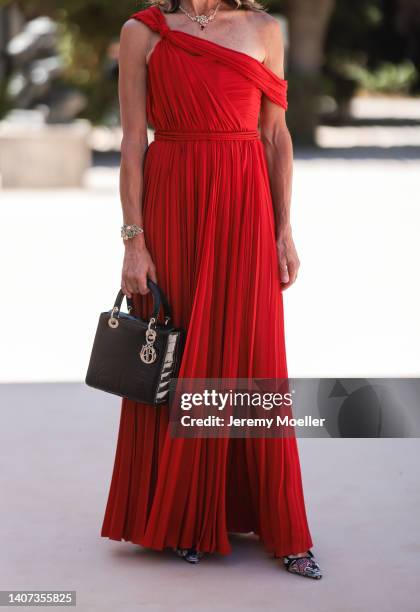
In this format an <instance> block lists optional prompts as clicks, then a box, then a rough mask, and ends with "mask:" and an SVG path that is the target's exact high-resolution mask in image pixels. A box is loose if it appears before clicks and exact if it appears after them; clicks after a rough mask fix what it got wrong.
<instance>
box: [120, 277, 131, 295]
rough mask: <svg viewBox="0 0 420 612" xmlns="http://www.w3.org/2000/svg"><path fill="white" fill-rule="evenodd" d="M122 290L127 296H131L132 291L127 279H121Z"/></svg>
mask: <svg viewBox="0 0 420 612" xmlns="http://www.w3.org/2000/svg"><path fill="white" fill-rule="evenodd" d="M121 290H122V292H123V293H124V295H126V296H127V297H129V298H131V297H132V296H131V292H130V291H129V290H128V289H127V285H126V283H125V280H124V279H122V280H121Z"/></svg>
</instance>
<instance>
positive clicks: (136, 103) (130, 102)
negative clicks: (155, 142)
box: [118, 19, 157, 297]
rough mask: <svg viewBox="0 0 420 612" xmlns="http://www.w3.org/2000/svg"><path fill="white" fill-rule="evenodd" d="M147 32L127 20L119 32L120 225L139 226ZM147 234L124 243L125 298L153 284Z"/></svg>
mask: <svg viewBox="0 0 420 612" xmlns="http://www.w3.org/2000/svg"><path fill="white" fill-rule="evenodd" d="M149 47H150V30H149V28H147V26H146V25H144V24H143V23H141V22H138V21H136V20H134V19H129V20H128V21H126V23H125V24H124V25H123V27H122V29H121V37H120V52H119V84H118V88H119V100H120V112H121V125H122V132H123V137H122V142H121V166H120V198H121V206H122V213H123V223H127V224H130V225H131V224H133V223H135V224H137V225H139V226H140V227H143V215H142V194H143V163H144V156H145V153H146V151H147V146H148V142H147V119H146V74H147V66H146V55H147V53H148V51H149ZM146 243H147V235H145V234H137V236H135V237H134V238H129V239H128V240H124V245H125V254H124V262H123V269H122V275H121V277H122V278H121V289H122V290H123V292H124V294H125V295H127V296H128V297H132V294H133V293H141V294H143V295H144V294H146V293H147V292H148V291H149V289H148V287H147V284H146V283H147V277H150V278H151V279H152V280H153V281H155V282H157V278H156V270H155V266H154V264H153V262H152V259H151V257H150V254H149V252H148V250H147V247H146Z"/></svg>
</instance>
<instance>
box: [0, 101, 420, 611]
mask: <svg viewBox="0 0 420 612" xmlns="http://www.w3.org/2000/svg"><path fill="white" fill-rule="evenodd" d="M381 108H382V107H381ZM381 108H379V109H378V103H376V106H375V105H373V106H371V107H370V110H369V108H367V106H363V107H362V108H361V109H359V110H358V112H359V116H360V117H362V118H363V117H369V116H370V115H369V112H371V114H372V112H373V113H378V112H379V111H381V112H382V115H381V117H382V116H383V117H385V118H386V117H388V116H389V115H390V113H391V115H392V114H393V113H396V115H398V113H399V111H398V109H395V108H392V110H391V111H390V110H389V109H388V110H387V109H386V108H384V109H382V110H381ZM410 112H411V111H410ZM412 112H413V113H414V115H415V113H416V112H417V111H416V110H414V107H413V110H412ZM356 114H357V113H356ZM403 116H405V115H403ZM410 116H411V115H410ZM414 118H416V117H414ZM394 127H395V126H392V129H394ZM348 129H353V128H350V127H349V128H348ZM363 129H364V128H363ZM366 129H370V128H368V127H366ZM382 129H385V130H386V129H387V128H386V127H385V126H383V125H382V127H381V130H382ZM395 129H396V130H397V131H395V132H393V133H391V132H390V131H387V132H386V142H385V141H382V142H377V140H375V138H376V136H375V133H374V132H372V131H371V132H370V133H369V132H367V131H364V132H361V131H359V132H358V134H359V137H360V138H356V140H354V138H355V134H354V132H351V133H350V132H345V131H340V132H337V131H336V129H335V128H334V127H328V128H323V130H324V132H323V135H322V134H321V133H320V138H324V142H323V144H324V145H325V147H326V148H325V149H323V150H320V151H316V152H314V151H297V152H296V165H295V181H294V203H293V225H294V231H295V238H296V242H297V246H298V249H299V253H300V257H301V261H302V268H301V273H300V278H299V282H298V283H297V285H296V286H295V287H294V288H293V289H291V290H290V291H288V292H287V293H286V294H285V307H286V328H287V346H288V359H289V368H290V373H291V375H293V376H325V377H327V376H334V375H337V376H363V377H365V376H369V377H373V376H419V371H420V366H419V359H418V346H419V344H420V322H419V318H418V312H419V310H420V308H419V307H420V291H419V286H418V283H417V282H416V279H417V276H418V269H417V268H418V261H419V255H420V246H419V241H418V227H419V221H420V209H419V202H418V193H419V187H420V185H419V176H420V174H419V159H420V154H419V147H418V145H419V142H418V141H417V140H416V139H417V136H416V135H415V134H413V135H411V136H410V139H408V141H407V139H405V138H404V137H403V134H402V132H401V130H399V129H398V128H395ZM404 129H405V128H404ZM398 130H399V131H398ZM356 136H357V134H356ZM384 138H385V137H384ZM369 139H370V140H369ZM0 197H1V205H0V211H1V215H2V223H1V225H0V258H1V261H2V263H3V266H2V289H1V291H2V299H1V302H0V303H1V305H2V309H3V325H2V349H1V364H0V365H1V367H0V382H3V383H4V384H3V385H1V386H0V404H1V408H2V410H1V413H0V414H1V419H2V423H1V427H0V436H1V444H0V448H1V454H2V465H3V469H2V471H1V475H0V478H1V481H0V486H1V490H2V492H3V494H4V493H5V494H6V495H5V496H4V499H5V502H4V503H3V504H2V510H1V520H0V533H1V542H2V546H1V553H0V557H1V570H0V576H1V578H0V588H2V589H11V588H16V589H17V588H19V589H23V588H32V589H46V588H51V589H59V588H64V589H77V591H78V601H79V605H78V608H79V610H82V611H83V612H90V611H92V612H93V611H96V610H98V611H101V612H107V611H108V610H109V611H111V610H112V611H114V610H121V611H122V612H131V610H138V609H140V607H141V609H142V610H143V609H144V610H151V611H153V612H155V611H156V612H158V611H160V610H167V609H171V610H174V611H175V610H184V609H188V608H194V609H195V610H203V611H204V610H209V609H213V608H218V609H219V610H222V611H224V610H226V611H232V612H233V611H234V610H239V609H240V610H243V609H244V610H250V611H251V610H252V611H254V610H257V609H262V608H263V609H265V610H273V611H274V610H278V609H287V610H289V611H290V612H294V611H296V612H303V611H304V610H307V609H308V608H310V609H311V610H313V611H314V612H318V611H319V612H330V611H334V612H359V611H360V612H362V611H363V612H365V611H368V610H371V609H374V610H381V611H382V612H388V611H389V612H394V611H395V610H396V609H404V611H405V612H418V611H419V610H420V605H419V603H418V600H417V597H416V592H417V582H418V580H417V577H418V575H419V571H420V562H419V559H420V535H419V534H420V530H419V526H420V525H419V518H418V517H419V516H420V513H419V510H420V496H419V488H418V467H417V466H418V460H417V459H418V451H419V441H418V440H362V441H358V440H301V441H300V449H301V462H302V467H303V475H304V485H305V494H306V499H307V505H308V512H309V519H310V523H311V529H312V532H313V536H314V540H315V544H316V548H315V549H316V552H317V554H318V556H319V559H320V561H321V564H322V566H323V567H324V571H325V578H324V579H323V580H322V581H321V582H320V583H315V582H311V581H304V580H301V579H299V578H297V577H295V576H289V575H288V574H287V573H285V572H282V571H281V570H280V568H279V567H278V566H277V565H276V563H275V562H274V561H273V560H270V559H268V558H267V556H266V555H265V553H264V551H263V550H262V549H261V547H260V546H259V544H258V543H257V542H256V541H255V540H254V539H253V538H252V537H234V538H233V540H232V541H233V543H234V552H233V554H232V556H231V557H229V558H223V559H222V558H215V559H209V560H207V561H206V562H203V563H202V564H201V565H200V566H198V567H190V566H187V565H186V564H185V563H182V562H181V561H180V560H178V559H174V558H173V557H172V556H171V554H164V555H159V554H157V553H153V552H148V551H145V550H142V549H140V548H139V547H136V546H133V545H131V544H127V543H117V542H111V541H109V540H102V539H101V538H100V537H99V530H100V524H101V521H102V516H103V510H104V505H105V500H106V494H107V491H108V485H109V479H110V475H111V469H112V462H113V454H114V450H115V442H116V431H117V426H118V417H119V400H118V399H117V398H112V397H108V396H106V395H105V394H102V393H100V392H96V391H94V390H92V389H89V388H87V387H85V386H84V385H83V384H81V381H82V380H83V378H84V374H85V371H86V367H87V360H88V357H89V352H90V348H91V341H92V340H93V334H94V330H95V327H96V321H97V316H98V314H99V312H100V311H101V310H104V309H107V308H109V307H110V306H111V305H112V303H113V301H114V298H115V295H116V292H117V291H118V288H119V279H120V268H121V258H122V247H121V240H120V237H119V235H118V233H119V226H120V224H121V213H120V205H119V198H118V192H117V168H116V167H112V165H111V166H108V167H106V166H96V167H94V168H93V169H92V170H91V171H90V172H89V175H88V176H87V182H86V189H85V190H65V191H60V190H57V191H45V192H44V191H37V192H33V191H28V192H25V191H18V192H14V191H2V192H1V194H0ZM15 224H19V237H17V236H16V235H15V234H14V233H13V227H14V226H15ZM17 325H18V326H19V329H18V332H17ZM17 336H18V338H19V339H18V341H17Z"/></svg>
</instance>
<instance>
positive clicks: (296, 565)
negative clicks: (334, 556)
mask: <svg viewBox="0 0 420 612" xmlns="http://www.w3.org/2000/svg"><path fill="white" fill-rule="evenodd" d="M283 562H284V565H285V566H286V569H287V571H288V572H290V573H291V574H298V575H299V576H305V577H306V578H314V579H315V580H319V579H320V578H322V573H321V569H320V567H319V565H318V563H317V561H315V558H314V555H313V553H312V552H311V551H310V550H308V552H307V554H306V555H305V556H304V557H296V556H295V555H288V556H286V557H283Z"/></svg>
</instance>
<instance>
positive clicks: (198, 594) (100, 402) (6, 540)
mask: <svg viewBox="0 0 420 612" xmlns="http://www.w3.org/2000/svg"><path fill="white" fill-rule="evenodd" d="M1 394H2V395H1V399H2V403H3V411H2V418H3V424H2V427H1V429H0V448H1V453H2V470H1V476H0V478H1V480H0V486H1V490H2V493H3V503H2V517H1V521H0V538H1V542H2V546H1V553H0V555H1V558H2V560H1V563H2V569H1V572H0V576H1V578H0V588H1V589H6V588H7V589H12V588H15V589H24V588H27V589H60V588H62V589H75V590H77V596H78V609H79V610H81V611H83V612H91V611H92V612H93V611H95V612H96V611H98V612H108V611H109V612H115V610H119V611H121V612H131V611H134V610H140V609H141V610H150V611H153V612H158V611H161V610H174V611H178V610H185V609H194V610H200V611H207V610H213V609H218V610H221V611H229V612H234V611H235V612H236V611H237V610H249V611H250V612H255V611H256V610H269V611H270V612H271V611H273V612H274V611H275V610H288V611H289V612H304V611H305V610H307V609H308V607H310V609H311V610H312V611H313V612H330V611H331V612H332V611H334V612H359V611H360V612H368V611H370V610H381V611H382V612H395V610H398V609H401V610H404V611H405V612H418V610H419V604H418V598H417V586H418V576H419V572H420V518H419V517H420V513H419V508H420V493H419V487H418V467H417V466H418V452H419V441H418V440H364V441H359V440H330V439H327V440H326V439H324V440H308V439H307V440H300V441H299V445H300V450H301V462H302V466H303V478H304V485H305V495H306V502H307V507H308V513H309V521H310V525H311V530H312V533H313V538H314V541H315V550H316V552H317V554H318V556H319V559H320V562H321V564H322V566H323V568H324V572H325V575H324V578H323V579H322V580H321V581H320V582H319V583H318V582H315V581H314V582H312V581H310V580H306V579H305V580H304V579H300V578H298V577H296V576H291V575H289V574H287V573H286V572H284V571H283V569H282V568H281V566H280V565H279V562H276V561H274V560H273V559H271V558H269V557H268V556H267V554H266V553H265V552H264V550H263V549H262V547H261V545H260V544H259V543H258V541H257V540H256V539H255V538H254V537H244V536H235V537H232V544H233V554H232V555H231V556H229V557H225V558H222V557H215V558H208V559H205V560H203V562H202V563H201V564H200V565H199V566H197V567H195V566H189V565H187V564H186V563H185V562H183V561H181V560H180V559H178V558H175V557H174V556H173V555H172V554H171V553H170V552H169V551H168V552H167V553H164V554H159V553H156V552H151V551H147V550H144V549H141V548H140V547H138V546H135V545H132V544H129V543H126V542H113V541H110V540H108V539H105V538H103V539H102V538H100V536H99V530H100V525H101V521H102V517H103V510H104V505H105V499H106V494H107V487H108V481H109V478H110V472H111V468H112V461H113V453H114V447H115V437H116V428H117V425H118V407H119V406H118V400H117V399H115V398H112V397H108V396H105V395H103V394H101V393H100V392H99V391H95V390H92V389H87V388H86V387H84V386H83V385H80V384H77V383H76V384H71V383H69V384H49V385H48V384H38V385H36V384H28V385H6V386H4V387H3V389H2V391H1ZM6 424H7V427H6V426H5V425H6Z"/></svg>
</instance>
